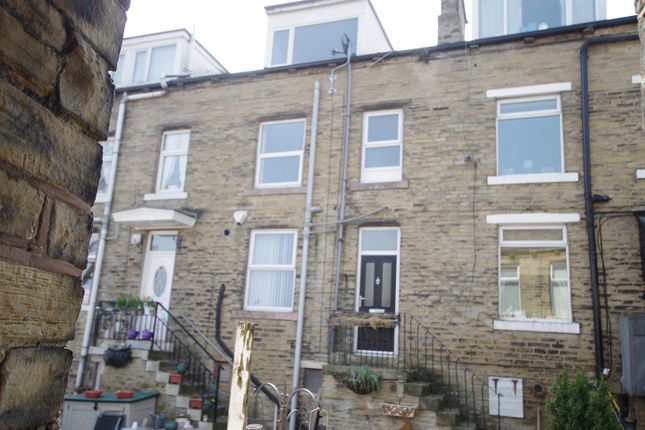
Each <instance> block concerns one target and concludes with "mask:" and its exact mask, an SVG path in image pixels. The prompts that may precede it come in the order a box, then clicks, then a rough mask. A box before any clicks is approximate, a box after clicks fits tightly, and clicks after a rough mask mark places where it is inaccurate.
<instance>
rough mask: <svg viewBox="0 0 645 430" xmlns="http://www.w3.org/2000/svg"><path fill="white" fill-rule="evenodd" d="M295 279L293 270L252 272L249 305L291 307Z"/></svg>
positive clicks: (250, 275)
mask: <svg viewBox="0 0 645 430" xmlns="http://www.w3.org/2000/svg"><path fill="white" fill-rule="evenodd" d="M293 277H294V272H293V271H291V270H251V271H250V273H249V291H248V297H247V305H248V306H258V307H260V306H261V307H277V308H288V307H291V297H292V295H293V293H292V289H293V279H294V278H293Z"/></svg>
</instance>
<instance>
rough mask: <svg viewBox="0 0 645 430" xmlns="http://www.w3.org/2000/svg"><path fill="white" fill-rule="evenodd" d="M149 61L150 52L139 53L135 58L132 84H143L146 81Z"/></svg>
mask: <svg viewBox="0 0 645 430" xmlns="http://www.w3.org/2000/svg"><path fill="white" fill-rule="evenodd" d="M147 59H148V51H139V52H137V54H136V56H135V57H134V74H133V75H132V82H134V83H141V82H145V80H146V61H147Z"/></svg>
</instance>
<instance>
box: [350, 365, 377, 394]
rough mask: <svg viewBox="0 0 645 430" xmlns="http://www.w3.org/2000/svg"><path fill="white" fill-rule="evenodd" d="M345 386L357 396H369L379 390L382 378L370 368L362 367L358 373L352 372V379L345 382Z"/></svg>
mask: <svg viewBox="0 0 645 430" xmlns="http://www.w3.org/2000/svg"><path fill="white" fill-rule="evenodd" d="M345 385H346V386H347V388H349V389H350V390H352V391H353V392H355V393H356V394H367V393H371V392H372V391H377V390H378V389H379V387H380V386H381V377H380V376H379V375H377V374H376V373H374V372H373V371H372V370H371V369H370V368H369V367H367V366H361V367H359V368H358V371H356V370H354V369H352V370H351V374H350V377H349V378H348V379H347V380H346V381H345Z"/></svg>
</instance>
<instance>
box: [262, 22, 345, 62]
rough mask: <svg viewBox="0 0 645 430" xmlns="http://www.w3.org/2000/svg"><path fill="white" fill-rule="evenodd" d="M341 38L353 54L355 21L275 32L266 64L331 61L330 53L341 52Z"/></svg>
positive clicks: (288, 28)
mask: <svg viewBox="0 0 645 430" xmlns="http://www.w3.org/2000/svg"><path fill="white" fill-rule="evenodd" d="M343 34H347V35H348V36H349V38H350V40H351V41H352V52H356V46H357V45H356V42H357V35H358V18H349V19H343V20H338V21H327V22H317V23H311V24H308V25H300V26H294V27H283V28H277V29H275V30H273V34H272V35H271V40H272V43H271V52H270V55H269V64H270V65H271V66H283V65H287V64H302V63H309V62H314V61H321V60H328V59H331V58H334V54H332V50H334V49H336V50H339V49H340V48H341V38H342V36H343Z"/></svg>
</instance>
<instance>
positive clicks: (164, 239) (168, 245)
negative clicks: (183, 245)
mask: <svg viewBox="0 0 645 430" xmlns="http://www.w3.org/2000/svg"><path fill="white" fill-rule="evenodd" d="M176 248H177V236H161V235H158V234H155V235H153V236H152V240H151V241H150V251H174V250H175V249H176Z"/></svg>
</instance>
